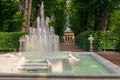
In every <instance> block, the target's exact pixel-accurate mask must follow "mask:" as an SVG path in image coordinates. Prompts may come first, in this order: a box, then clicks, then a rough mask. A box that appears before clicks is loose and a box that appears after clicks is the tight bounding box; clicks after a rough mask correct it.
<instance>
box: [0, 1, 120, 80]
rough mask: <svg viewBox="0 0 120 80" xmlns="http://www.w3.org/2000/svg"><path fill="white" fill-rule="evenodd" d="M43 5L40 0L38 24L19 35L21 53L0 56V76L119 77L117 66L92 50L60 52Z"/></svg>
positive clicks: (7, 79)
mask: <svg viewBox="0 0 120 80" xmlns="http://www.w3.org/2000/svg"><path fill="white" fill-rule="evenodd" d="M43 7H44V6H43V2H42V5H41V16H38V17H37V27H35V28H34V27H30V32H29V34H28V35H25V36H23V37H21V38H20V42H22V43H20V50H21V49H23V50H21V51H24V52H19V53H14V52H12V53H8V54H3V55H0V79H3V80H36V79H38V80H41V79H42V80H63V79H64V80H80V79H82V80H89V79H91V80H103V79H104V80H112V79H113V80H115V79H116V78H117V79H120V75H119V74H120V68H119V67H118V66H116V65H114V64H113V63H111V62H110V61H108V60H106V59H104V58H103V57H101V56H99V55H97V54H95V53H94V52H64V51H63V52H62V51H59V37H58V36H57V35H55V34H54V29H53V28H52V27H50V28H49V25H48V22H49V19H48V18H44V9H43ZM23 43H24V44H23Z"/></svg>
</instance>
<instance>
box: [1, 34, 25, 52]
mask: <svg viewBox="0 0 120 80" xmlns="http://www.w3.org/2000/svg"><path fill="white" fill-rule="evenodd" d="M24 34H25V33H23V32H0V51H18V49H19V38H20V37H21V36H23V35H24Z"/></svg>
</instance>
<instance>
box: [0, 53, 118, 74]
mask: <svg viewBox="0 0 120 80" xmlns="http://www.w3.org/2000/svg"><path fill="white" fill-rule="evenodd" d="M23 55H24V57H25V56H26V59H27V60H30V59H33V60H41V59H42V58H43V59H50V62H51V63H52V70H50V71H48V70H34V71H31V70H16V68H13V69H11V68H7V64H8V65H9V64H10V62H14V61H16V62H18V61H19V57H21V56H17V57H18V58H6V59H4V61H5V62H6V65H4V64H2V62H3V61H2V60H1V59H0V63H1V64H0V65H3V66H5V67H4V68H0V73H29V74H30V73H35V74H39V73H44V74H51V73H55V74H114V71H112V70H110V69H107V67H106V66H104V65H103V64H102V63H100V61H99V60H97V59H96V58H94V57H93V56H91V55H93V54H84V55H83V54H82V53H81V54H79V53H76V54H73V55H74V56H76V57H77V58H78V59H80V61H78V62H77V64H71V63H69V60H68V53H59V54H54V53H52V55H51V54H49V55H48V54H47V56H46V55H45V54H44V56H43V55H42V56H43V57H42V56H37V55H36V56H35V55H34V56H32V54H31V55H30V54H22V56H23ZM28 55H29V56H28ZM48 56H49V57H48ZM41 57H42V58H41ZM1 61H2V62H1ZM16 62H15V63H16ZM103 62H104V61H103ZM3 63H4V62H3ZM13 67H15V66H14V65H13ZM118 71H119V70H118Z"/></svg>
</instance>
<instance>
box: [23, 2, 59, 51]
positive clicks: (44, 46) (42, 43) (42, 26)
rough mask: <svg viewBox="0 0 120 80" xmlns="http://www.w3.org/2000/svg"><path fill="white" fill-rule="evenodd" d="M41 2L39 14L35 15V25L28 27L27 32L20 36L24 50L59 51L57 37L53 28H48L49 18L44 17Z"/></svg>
mask: <svg viewBox="0 0 120 80" xmlns="http://www.w3.org/2000/svg"><path fill="white" fill-rule="evenodd" d="M43 7H44V6H43V2H42V5H41V9H40V10H41V11H40V12H41V15H40V16H38V17H37V27H30V29H29V34H28V35H25V36H23V37H22V40H24V43H23V46H22V47H23V49H24V50H23V51H25V52H39V53H42V52H54V51H59V37H58V35H55V34H54V29H53V27H52V26H51V27H50V28H49V25H48V24H49V18H47V17H46V18H45V19H44V9H43Z"/></svg>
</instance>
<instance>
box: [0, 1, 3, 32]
mask: <svg viewBox="0 0 120 80" xmlns="http://www.w3.org/2000/svg"><path fill="white" fill-rule="evenodd" d="M2 29H3V18H2V1H1V0H0V31H2Z"/></svg>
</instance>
